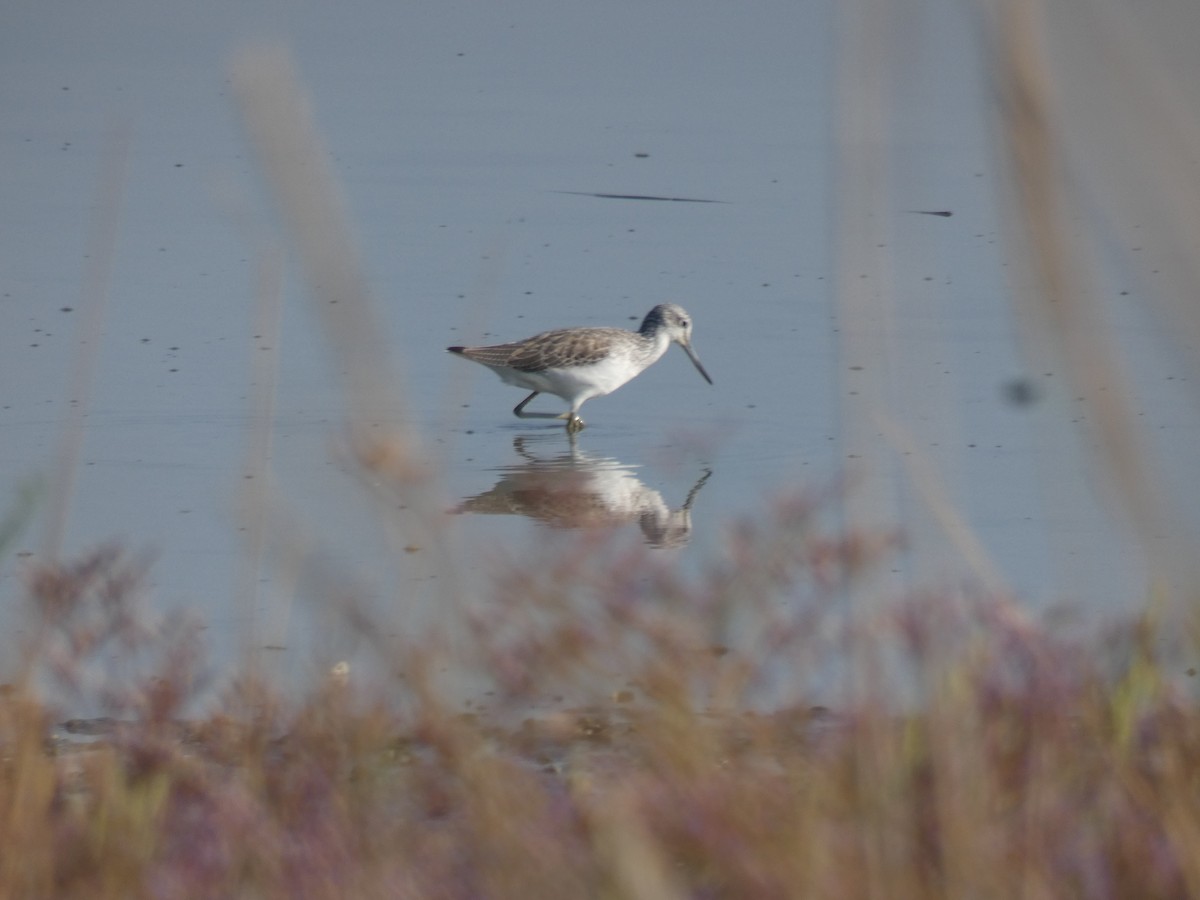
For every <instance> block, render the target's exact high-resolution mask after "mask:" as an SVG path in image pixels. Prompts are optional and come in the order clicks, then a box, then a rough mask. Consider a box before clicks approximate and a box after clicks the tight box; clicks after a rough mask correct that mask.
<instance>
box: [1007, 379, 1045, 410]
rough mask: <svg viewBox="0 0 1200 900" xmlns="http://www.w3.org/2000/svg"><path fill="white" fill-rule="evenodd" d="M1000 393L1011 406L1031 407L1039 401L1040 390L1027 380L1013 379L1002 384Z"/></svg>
mask: <svg viewBox="0 0 1200 900" xmlns="http://www.w3.org/2000/svg"><path fill="white" fill-rule="evenodd" d="M1001 392H1002V393H1003V395H1004V399H1005V400H1006V401H1007V402H1008V403H1011V404H1012V405H1013V406H1032V405H1033V404H1034V403H1036V402H1037V401H1038V400H1040V399H1041V390H1040V389H1039V388H1038V386H1037V385H1036V384H1035V383H1034V382H1033V381H1031V380H1030V379H1028V378H1013V379H1012V380H1011V381H1008V382H1006V383H1005V384H1004V386H1003V388H1002V389H1001Z"/></svg>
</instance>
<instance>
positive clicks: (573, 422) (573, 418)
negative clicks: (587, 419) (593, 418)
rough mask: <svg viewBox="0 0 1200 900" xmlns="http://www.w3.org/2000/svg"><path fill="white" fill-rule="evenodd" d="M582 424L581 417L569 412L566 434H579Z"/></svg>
mask: <svg viewBox="0 0 1200 900" xmlns="http://www.w3.org/2000/svg"><path fill="white" fill-rule="evenodd" d="M583 426H584V421H583V419H581V418H579V416H577V415H575V414H574V413H571V415H570V416H568V417H567V434H579V432H581V431H583Z"/></svg>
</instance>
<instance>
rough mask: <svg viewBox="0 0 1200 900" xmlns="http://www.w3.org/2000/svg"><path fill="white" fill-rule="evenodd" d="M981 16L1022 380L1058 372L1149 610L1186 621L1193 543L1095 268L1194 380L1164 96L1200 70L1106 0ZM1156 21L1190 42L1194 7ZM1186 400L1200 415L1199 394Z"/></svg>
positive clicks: (1189, 137)
mask: <svg viewBox="0 0 1200 900" xmlns="http://www.w3.org/2000/svg"><path fill="white" fill-rule="evenodd" d="M1189 6H1190V9H1189ZM982 8H983V10H984V11H985V13H986V15H987V25H988V27H987V35H988V50H989V52H990V63H991V65H990V74H991V77H992V86H993V89H994V94H995V100H996V104H995V112H996V116H995V122H996V138H997V145H998V149H999V151H1000V154H1001V157H1002V159H1003V161H1004V162H1005V163H1006V164H1007V165H1006V170H1007V172H1008V174H1009V179H1008V182H1007V186H1008V188H1009V190H1007V191H1003V192H1002V195H1003V197H1005V198H1006V199H1007V200H1008V201H1009V202H1008V203H1007V206H1006V209H1005V211H1006V212H1007V213H1008V215H1009V217H1010V228H1009V237H1010V244H1011V247H1012V248H1013V251H1014V254H1013V255H1014V258H1015V260H1016V261H1017V262H1018V263H1019V264H1020V266H1021V270H1022V271H1023V272H1024V273H1025V274H1026V276H1027V281H1026V279H1021V280H1018V282H1017V283H1016V284H1015V285H1014V297H1015V302H1016V309H1017V313H1018V321H1019V322H1020V324H1021V326H1022V329H1023V338H1024V345H1025V348H1026V353H1027V354H1028V357H1029V362H1030V367H1031V369H1032V371H1038V372H1041V371H1046V370H1047V369H1050V368H1054V369H1061V370H1062V371H1064V372H1065V373H1066V375H1067V377H1068V379H1069V382H1070V384H1071V386H1072V390H1073V392H1074V393H1075V394H1078V395H1079V396H1080V397H1081V398H1082V400H1083V402H1084V403H1085V404H1086V408H1087V410H1088V412H1089V415H1088V416H1087V418H1088V420H1089V422H1090V424H1089V425H1087V426H1085V427H1086V428H1087V432H1086V434H1085V445H1086V446H1087V447H1088V448H1089V449H1090V450H1091V451H1093V452H1094V453H1095V455H1096V456H1097V457H1098V460H1099V462H1100V464H1101V470H1102V471H1103V473H1104V476H1105V479H1106V482H1107V486H1108V487H1109V488H1110V490H1111V494H1112V497H1113V498H1114V499H1115V501H1116V502H1117V503H1118V504H1119V506H1120V508H1121V509H1122V510H1123V511H1124V513H1125V515H1126V517H1127V519H1128V520H1129V521H1130V522H1131V523H1132V526H1133V529H1132V533H1133V535H1134V539H1135V540H1137V541H1138V542H1139V544H1140V549H1141V552H1142V554H1143V557H1144V558H1145V559H1146V560H1147V563H1148V570H1149V572H1150V576H1151V579H1152V587H1153V590H1152V595H1154V594H1157V595H1158V596H1160V598H1161V597H1162V596H1166V595H1167V594H1170V595H1173V597H1172V599H1173V601H1174V603H1173V604H1172V605H1173V607H1174V609H1175V610H1176V611H1183V610H1188V609H1191V608H1194V605H1195V603H1196V601H1197V600H1198V599H1200V567H1198V566H1197V562H1196V555H1195V552H1194V548H1195V546H1196V543H1197V537H1198V535H1197V534H1196V533H1195V530H1194V528H1192V527H1191V526H1189V524H1188V523H1187V522H1186V521H1185V520H1184V518H1183V517H1182V516H1181V515H1180V510H1178V509H1177V508H1173V507H1172V504H1171V498H1172V497H1173V491H1172V485H1171V484H1169V483H1165V482H1164V481H1163V477H1162V475H1161V473H1162V471H1163V470H1162V468H1161V467H1160V466H1159V465H1158V464H1157V462H1156V459H1155V456H1154V454H1153V453H1152V452H1151V449H1150V446H1149V441H1148V438H1149V435H1148V434H1147V433H1146V430H1145V428H1144V427H1143V425H1142V421H1141V420H1140V419H1139V417H1138V415H1137V411H1136V408H1135V405H1134V403H1133V401H1132V399H1131V381H1130V377H1129V371H1128V366H1127V363H1126V362H1125V360H1124V358H1123V354H1122V352H1121V341H1120V339H1119V337H1118V336H1117V335H1116V334H1115V333H1114V331H1113V329H1112V326H1111V324H1110V322H1109V321H1108V319H1107V317H1106V314H1105V310H1104V302H1103V299H1102V296H1101V294H1100V291H1099V289H1098V281H1099V278H1098V273H1099V272H1100V271H1101V270H1102V269H1103V267H1104V265H1105V263H1106V256H1107V257H1110V258H1111V257H1112V256H1114V255H1120V256H1121V259H1120V263H1121V264H1122V265H1124V266H1127V267H1128V268H1129V269H1130V270H1133V271H1135V272H1137V274H1139V275H1140V276H1141V277H1142V278H1143V279H1145V281H1144V282H1143V286H1144V288H1145V290H1144V291H1142V292H1141V302H1142V303H1143V304H1144V305H1145V306H1146V307H1147V308H1148V309H1149V310H1150V311H1151V312H1153V313H1156V314H1157V315H1158V316H1159V317H1160V321H1161V323H1162V324H1163V325H1164V326H1165V329H1164V331H1165V333H1167V334H1175V335H1180V334H1181V335H1184V336H1185V339H1184V340H1183V341H1182V342H1181V344H1182V350H1183V362H1184V363H1185V364H1187V365H1188V366H1189V368H1190V369H1191V371H1192V372H1193V373H1194V374H1200V303H1197V298H1198V297H1200V265H1198V260H1200V255H1198V254H1197V253H1196V251H1195V248H1196V247H1197V246H1200V180H1198V179H1197V177H1196V171H1195V160H1196V159H1197V158H1200V127H1198V122H1197V117H1196V113H1197V105H1196V100H1195V94H1194V92H1193V93H1192V94H1191V95H1185V94H1184V93H1181V92H1180V91H1179V90H1177V89H1176V88H1175V87H1174V85H1180V84H1187V83H1195V76H1196V75H1197V74H1200V71H1198V68H1200V67H1197V65H1196V60H1195V54H1192V58H1191V59H1190V60H1188V59H1187V58H1183V59H1180V58H1179V56H1178V55H1176V57H1175V58H1174V59H1172V58H1171V56H1170V54H1169V53H1166V52H1164V51H1165V50H1166V49H1167V48H1165V47H1164V46H1162V43H1161V41H1160V42H1159V45H1158V46H1155V45H1154V44H1153V43H1150V42H1148V41H1147V39H1146V35H1145V33H1144V28H1145V25H1144V21H1143V19H1144V17H1143V16H1142V15H1140V13H1138V12H1137V11H1135V10H1133V9H1131V8H1130V7H1128V6H1120V5H1118V4H1115V3H1112V2H1109V0H1100V2H1075V0H1066V2H1061V3H1057V2H1056V3H1052V4H1043V3H1040V2H1038V0H1015V2H1003V3H1000V2H997V3H985V4H983V5H982ZM1156 14H1157V15H1156V17H1157V18H1158V19H1160V20H1161V19H1164V18H1175V19H1177V20H1179V21H1176V27H1179V28H1182V29H1186V30H1187V32H1186V33H1190V34H1192V35H1195V34H1197V33H1200V30H1198V29H1200V12H1198V11H1197V7H1196V6H1195V5H1194V4H1190V5H1187V4H1184V5H1180V4H1173V5H1172V4H1167V5H1165V6H1163V7H1160V8H1159V9H1157V10H1156ZM1151 18H1155V17H1151ZM1160 37H1162V35H1161V34H1160ZM1189 69H1190V70H1191V71H1190V73H1189ZM1189 75H1190V77H1189ZM1135 233H1137V235H1138V236H1137V237H1136V239H1135V238H1134V237H1133V235H1134V234H1135ZM1114 236H1116V237H1117V238H1119V240H1113V237H1114ZM1134 244H1137V245H1141V244H1146V245H1148V246H1150V247H1152V248H1153V253H1154V258H1155V260H1156V262H1155V264H1156V265H1158V266H1160V267H1161V268H1159V269H1155V274H1156V276H1157V275H1161V276H1162V277H1161V278H1159V277H1156V278H1154V279H1149V278H1148V274H1149V273H1148V272H1146V271H1144V270H1139V269H1138V267H1137V265H1135V263H1134V260H1133V259H1132V258H1131V257H1130V254H1129V249H1128V248H1130V247H1131V246H1132V245H1134ZM1107 261H1109V262H1111V259H1109V260H1107ZM1026 283H1029V284H1031V285H1032V289H1026V288H1025V284H1026ZM1192 400H1193V402H1195V403H1196V404H1197V408H1200V396H1197V395H1196V393H1195V392H1193V395H1192ZM1192 455H1194V454H1192ZM1065 464H1066V461H1062V460H1060V461H1059V465H1065Z"/></svg>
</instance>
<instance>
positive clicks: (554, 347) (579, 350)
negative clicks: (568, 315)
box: [462, 328, 627, 372]
mask: <svg viewBox="0 0 1200 900" xmlns="http://www.w3.org/2000/svg"><path fill="white" fill-rule="evenodd" d="M624 334H627V332H623V331H622V329H620V328H569V329H565V330H561V331H546V332H543V333H542V334H535V335H534V336H533V337H531V338H527V339H525V340H523V341H517V342H516V343H512V344H496V345H495V346H492V347H466V348H464V349H463V351H462V355H463V356H465V357H467V358H468V359H472V360H474V361H475V362H479V363H483V364H484V365H486V366H507V367H509V368H510V369H516V370H517V371H519V372H540V371H542V370H543V369H557V368H562V367H564V366H584V365H588V364H590V363H595V362H599V361H600V360H602V359H604V357H605V356H607V355H608V354H609V352H610V351H611V350H612V344H613V340H612V339H613V337H614V335H624Z"/></svg>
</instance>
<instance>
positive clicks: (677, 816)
mask: <svg viewBox="0 0 1200 900" xmlns="http://www.w3.org/2000/svg"><path fill="white" fill-rule="evenodd" d="M811 512H812V509H811V507H809V506H807V505H805V504H803V503H798V504H793V505H791V506H789V507H786V508H784V509H781V510H780V511H779V517H778V518H777V519H776V520H775V521H773V522H771V523H769V524H768V525H766V526H764V527H763V528H762V529H761V530H756V531H751V530H749V529H743V530H742V531H741V532H740V533H739V534H738V535H737V537H736V540H737V541H738V542H739V544H740V546H739V547H738V548H737V552H736V553H733V554H731V556H730V560H729V561H728V562H727V563H726V564H724V565H723V566H721V567H718V568H715V569H714V570H713V571H712V573H711V576H710V577H709V578H707V579H705V580H704V581H703V582H701V583H698V584H697V585H693V586H685V585H682V584H679V583H677V582H675V581H673V580H671V579H670V577H669V576H667V575H665V574H664V571H663V569H662V568H661V567H660V566H658V565H657V564H656V563H655V561H654V560H653V558H652V557H651V556H650V551H645V552H644V553H639V554H636V555H634V556H630V555H628V552H627V551H622V552H623V553H625V555H624V556H622V557H621V559H620V560H619V562H620V565H611V566H606V567H598V566H596V565H593V564H589V563H587V562H582V563H576V562H564V563H563V566H562V567H561V568H560V569H558V570H557V571H554V572H552V573H550V574H549V575H547V576H544V577H538V578H536V579H530V578H528V577H527V576H524V575H522V574H521V573H520V572H517V571H514V572H511V573H509V574H508V576H502V577H501V578H500V579H499V580H498V588H497V596H496V597H495V598H493V600H492V601H491V602H490V603H489V606H488V610H489V611H488V613H487V615H486V617H485V618H483V619H480V620H479V621H478V622H477V626H478V627H476V628H475V629H474V632H473V638H472V640H471V641H470V646H469V647H466V648H463V650H464V651H465V652H466V653H467V654H468V655H469V656H470V658H471V659H472V661H473V663H474V664H475V665H479V666H481V667H482V668H483V669H484V670H485V671H486V672H488V673H489V674H490V675H491V677H492V679H493V681H494V684H495V685H496V687H495V689H494V690H493V691H491V692H489V694H488V695H487V697H486V698H481V700H482V702H480V703H478V704H475V705H472V706H470V708H468V709H467V710H465V711H464V709H463V708H462V707H461V706H459V705H457V704H450V703H448V702H446V701H444V700H442V699H441V698H440V697H439V694H438V692H437V690H436V689H435V688H434V686H433V678H432V675H433V672H434V669H435V668H436V667H437V666H439V665H444V664H446V663H447V661H448V659H447V655H448V654H450V653H451V651H449V650H448V649H447V648H446V647H443V646H439V645H438V644H437V643H436V642H431V641H429V640H424V641H422V642H420V643H416V642H414V643H413V644H412V645H411V646H407V647H403V648H399V650H398V658H396V659H395V660H392V662H393V663H394V670H395V672H396V677H395V679H394V680H393V681H392V682H391V683H390V684H372V685H366V684H361V683H359V681H358V679H357V678H356V675H355V673H354V672H346V671H345V670H344V669H338V670H336V671H334V672H332V673H331V674H330V677H329V679H328V680H327V682H326V683H324V684H322V685H320V686H318V687H317V688H316V689H315V690H314V691H313V692H311V694H310V695H309V696H307V697H304V698H300V699H290V700H285V699H283V698H282V697H280V696H277V695H275V694H274V693H273V692H272V691H271V689H270V688H269V686H267V685H265V684H263V683H261V682H257V681H255V680H254V679H253V678H252V677H244V678H241V679H238V680H236V681H235V682H234V683H233V685H232V686H231V687H230V688H228V689H227V690H226V691H225V692H224V694H223V695H222V697H221V698H220V699H219V700H218V701H216V702H214V703H211V704H209V705H208V711H207V712H205V713H204V714H202V715H200V716H196V717H192V718H189V719H186V720H185V719H184V718H183V712H182V711H183V708H184V706H185V704H187V702H188V701H189V699H190V698H191V697H192V696H193V694H194V693H195V692H196V691H197V690H198V689H200V688H201V687H202V686H203V684H204V678H203V674H202V673H203V670H204V666H203V660H202V658H201V655H200V653H199V652H198V649H197V646H198V645H197V643H196V636H195V633H194V632H192V631H189V630H188V629H187V628H186V627H182V626H179V627H168V628H166V629H165V630H157V631H153V632H151V631H149V630H147V629H145V628H144V627H143V626H142V625H141V623H140V621H139V617H138V615H137V614H136V611H135V609H134V604H133V603H132V600H131V597H132V596H133V595H134V594H135V593H136V584H137V577H138V572H139V564H138V563H137V561H136V560H131V559H129V558H127V557H125V556H123V555H122V554H121V553H119V552H117V551H115V550H106V551H102V552H99V553H97V554H95V555H93V556H91V557H90V558H87V559H84V560H80V561H78V562H75V563H71V564H65V565H61V566H58V567H55V568H47V569H40V570H38V571H37V572H36V573H35V574H34V575H33V577H32V578H31V582H30V590H31V593H32V595H33V598H34V600H35V602H36V603H37V604H38V606H39V609H40V610H41V612H42V616H43V619H42V621H43V627H42V628H41V629H40V631H39V636H38V639H37V640H38V641H39V646H38V647H37V648H35V654H34V659H33V665H32V667H31V669H30V678H29V680H28V681H27V682H26V683H24V684H14V685H9V686H7V687H6V688H5V690H4V692H3V693H2V694H0V847H3V853H2V854H0V896H5V897H50V896H60V897H76V896H77V897H85V896H86V897H99V898H118V897H120V898H125V897H139V896H154V897H234V896H236V897H444V898H451V897H462V898H469V897H547V898H550V897H554V898H562V897H644V898H669V897H811V896H825V897H867V896H886V897H890V898H904V897H914V898H915V897H1012V896H1044V897H1064V896H1089V897H1135V896H1136V897H1185V896H1196V895H1197V893H1198V892H1200V803H1198V802H1197V799H1198V798H1197V790H1198V788H1200V756H1198V755H1197V753H1196V747H1197V746H1200V712H1198V711H1197V709H1196V708H1195V706H1194V704H1192V703H1191V702H1189V701H1187V700H1186V699H1185V698H1183V697H1181V696H1180V695H1179V693H1178V692H1177V691H1176V690H1175V689H1173V688H1172V687H1171V682H1173V681H1177V680H1179V678H1181V677H1182V676H1183V675H1184V673H1183V672H1181V671H1179V670H1178V668H1177V666H1178V664H1177V663H1174V662H1172V661H1171V660H1168V659H1164V658H1162V656H1161V655H1160V653H1161V651H1159V650H1156V649H1155V648H1157V647H1160V646H1162V645H1161V642H1160V641H1158V640H1156V639H1155V638H1153V636H1152V634H1153V628H1152V627H1151V626H1150V623H1148V622H1145V621H1136V622H1132V623H1127V624H1125V625H1122V626H1119V627H1114V628H1112V629H1110V630H1108V631H1107V632H1106V633H1105V634H1104V635H1100V636H1092V637H1089V638H1086V639H1079V640H1078V641H1076V642H1071V641H1068V640H1065V639H1063V638H1061V637H1056V636H1055V635H1054V634H1051V633H1049V632H1047V631H1043V630H1041V629H1039V628H1037V627H1033V626H1031V625H1030V624H1028V623H1027V622H1026V621H1025V620H1024V619H1023V618H1022V616H1021V615H1020V614H1019V613H1018V612H1017V611H1015V610H1014V609H1013V608H1012V607H1010V606H1009V605H1008V604H1007V603H1006V602H1004V601H1002V600H1000V599H998V598H993V597H986V596H978V597H975V598H971V599H965V598H963V597H958V598H956V599H951V598H949V597H935V596H930V597H923V598H913V599H911V600H908V601H906V602H904V603H902V604H900V605H898V606H896V607H894V608H892V609H891V610H890V611H889V612H888V613H886V614H881V615H879V616H877V617H873V618H872V620H871V621H869V622H862V621H860V622H858V623H855V624H851V623H848V622H844V623H842V624H840V625H836V624H835V625H834V626H833V627H832V628H831V627H830V621H829V620H830V615H831V610H832V608H833V606H832V604H831V602H830V601H831V598H832V596H833V595H834V594H835V592H836V589H837V586H838V585H839V584H841V583H843V582H844V580H845V579H847V578H854V577H856V574H857V573H859V572H860V571H863V570H865V569H866V568H869V567H870V566H871V565H873V564H874V563H876V562H878V561H879V560H880V559H881V558H884V557H886V554H887V552H888V551H887V550H886V547H885V546H884V545H883V543H881V542H875V541H870V540H863V539H861V538H859V539H855V540H850V539H842V540H836V539H834V540H831V539H830V538H829V537H828V536H822V535H820V534H818V533H815V527H814V525H813V519H812V517H811V515H810V514H811ZM779 535H786V539H785V540H783V541H781V540H779V539H778V536H779ZM583 540H587V541H591V542H592V545H591V546H589V547H588V548H586V549H587V550H588V551H589V553H588V554H586V555H587V556H590V557H591V558H592V559H595V558H596V556H597V554H599V555H600V556H601V557H604V556H605V554H606V552H607V551H606V550H605V549H604V548H603V547H597V546H596V545H595V538H584V539H581V541H583ZM864 547H874V548H875V549H873V550H869V551H867V552H864V549H863V548H864ZM578 549H582V548H578ZM582 556H583V555H581V554H575V555H574V558H576V559H579V558H582ZM608 559H609V562H613V561H614V560H613V559H612V558H611V556H609V557H608ZM601 569H603V571H604V572H607V574H602V572H601ZM764 573H768V577H764ZM748 587H752V591H751V592H748V591H747V588H748ZM797 591H799V592H800V594H801V595H802V596H804V597H806V598H807V599H806V601H805V602H804V603H803V604H799V605H797V604H795V603H794V601H789V602H787V603H781V598H782V597H784V596H785V595H786V596H789V597H792V598H794V597H795V596H796V593H797ZM747 603H751V604H753V605H754V606H755V607H756V609H757V610H758V611H760V612H762V613H763V614H770V615H772V617H773V618H772V627H771V629H770V632H769V639H768V643H769V644H770V645H771V646H769V647H768V646H765V645H764V646H760V647H758V648H757V649H755V650H753V651H750V652H741V651H737V650H733V649H730V648H728V647H725V646H723V645H720V644H718V643H716V642H715V641H716V639H717V638H719V636H720V635H721V634H722V633H723V632H724V630H725V628H726V627H727V623H728V619H729V616H730V614H731V607H732V606H734V605H735V604H736V605H739V606H744V605H745V604H747ZM784 608H787V609H791V610H793V612H791V613H788V614H784V613H782V612H781V611H780V610H782V609H784ZM817 635H825V637H824V638H822V639H818V638H817ZM768 651H769V652H768ZM830 652H836V653H839V654H848V655H849V656H851V657H853V658H854V659H855V660H856V661H857V664H858V665H857V668H856V673H855V675H854V679H853V680H854V682H855V685H854V688H853V690H852V691H851V692H850V693H849V694H848V695H847V696H846V697H845V698H844V700H841V701H839V702H838V704H837V706H836V708H826V707H823V706H813V705H811V704H810V703H809V702H806V701H805V699H804V695H805V691H806V687H805V686H806V685H809V684H811V683H813V682H814V680H815V679H816V678H817V676H818V675H819V673H818V672H817V671H816V669H817V668H819V667H820V665H821V664H822V662H823V660H825V659H826V657H827V654H828V653H830ZM114 655H119V656H121V657H124V658H126V659H128V660H130V661H131V662H132V661H133V660H135V659H142V658H143V657H144V660H143V662H144V663H145V664H144V665H137V666H134V665H131V666H130V667H129V669H128V671H127V672H126V673H125V674H124V675H117V674H113V673H112V671H111V667H109V668H108V669H107V670H106V671H108V674H107V675H105V676H103V677H97V676H96V674H95V671H94V670H93V669H92V664H93V663H96V662H98V661H101V660H106V659H111V658H112V657H113V656H114ZM897 662H900V663H901V664H902V666H901V668H902V669H903V671H904V672H906V673H907V674H908V675H909V676H911V677H912V679H913V684H914V685H915V697H914V699H915V702H914V703H910V704H906V705H902V706H897V704H896V703H895V702H894V699H895V691H894V685H893V684H892V683H891V681H892V679H893V678H894V677H895V676H894V673H895V672H896V664H897ZM889 673H892V674H889ZM1189 674H1190V673H1189ZM780 680H783V681H784V682H785V683H787V684H788V685H791V686H792V687H793V688H794V689H795V692H794V694H793V697H794V698H795V699H794V700H793V702H790V703H787V704H783V705H780V706H777V707H773V708H771V709H770V711H751V709H750V708H748V706H747V704H746V702H745V701H746V698H747V697H748V696H749V695H751V694H752V693H753V692H754V691H755V690H756V689H759V688H761V687H762V686H763V685H764V684H765V683H769V682H777V681H780ZM39 682H40V683H41V684H43V685H45V684H53V685H54V686H55V687H56V689H57V691H58V693H59V694H60V695H61V696H67V697H70V698H72V699H73V700H75V701H80V702H85V703H88V702H90V703H91V704H92V705H94V706H98V707H99V708H101V709H102V710H104V711H105V712H107V713H109V714H110V715H111V718H99V719H92V720H88V721H86V722H83V721H78V722H67V723H60V724H58V725H57V727H56V724H55V723H56V721H57V719H56V715H57V714H56V711H55V710H54V709H52V708H50V707H49V706H47V705H46V704H45V703H43V702H41V701H39V699H38V695H37V694H36V693H35V692H34V689H33V687H32V685H33V684H35V683H39ZM581 684H593V685H597V686H605V687H602V688H601V687H597V689H596V691H595V693H594V696H595V698H596V700H595V702H594V703H592V704H590V705H587V706H583V707H577V708H568V707H564V706H561V705H560V706H554V705H553V704H549V705H548V704H547V702H546V700H547V692H548V691H549V692H550V693H553V691H554V690H555V687H556V686H557V687H564V688H565V687H566V686H570V685H581ZM85 730H86V731H87V732H90V734H89V735H88V736H87V737H83V736H82V735H81V734H79V732H83V731H85Z"/></svg>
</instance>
